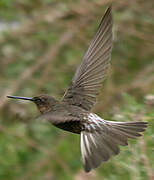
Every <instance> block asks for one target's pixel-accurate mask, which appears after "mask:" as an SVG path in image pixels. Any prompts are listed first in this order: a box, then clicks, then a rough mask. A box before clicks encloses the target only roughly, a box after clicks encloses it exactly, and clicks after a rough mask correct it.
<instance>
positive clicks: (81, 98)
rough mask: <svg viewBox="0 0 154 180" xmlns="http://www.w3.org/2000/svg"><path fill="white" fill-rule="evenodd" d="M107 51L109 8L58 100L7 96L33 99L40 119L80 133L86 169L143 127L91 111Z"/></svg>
mask: <svg viewBox="0 0 154 180" xmlns="http://www.w3.org/2000/svg"><path fill="white" fill-rule="evenodd" d="M111 50H112V15H111V7H109V8H108V10H107V11H106V13H105V15H104V17H103V19H102V21H101V23H100V26H99V28H98V30H97V32H96V34H95V36H94V38H93V40H92V41H91V43H90V46H89V48H88V50H87V52H86V54H85V56H84V57H83V60H82V62H81V64H80V66H79V67H78V69H77V71H76V73H75V75H74V78H73V79H72V82H71V85H70V87H69V88H68V90H67V91H66V93H65V95H64V97H63V98H62V100H61V101H60V102H59V101H57V100H55V99H54V98H53V97H51V96H48V95H40V96H37V97H34V98H26V97H17V96H8V97H9V98H15V99H24V100H31V101H33V102H34V103H35V104H36V105H37V107H38V109H39V111H40V113H41V114H42V115H41V116H40V118H41V119H46V120H47V121H49V122H51V123H52V124H53V125H55V126H57V127H58V128H61V129H63V130H66V131H70V132H73V133H77V134H80V135H81V155H82V162H83V166H84V169H85V171H86V172H89V171H90V170H91V169H93V168H96V167H98V166H99V165H100V164H101V163H102V162H104V161H107V160H108V159H109V158H110V157H111V156H112V155H116V154H118V153H119V151H120V150H119V145H122V146H126V145H128V138H136V137H138V136H141V134H140V132H143V131H145V128H146V127H147V123H146V122H114V121H107V120H104V119H102V118H100V117H99V116H97V115H96V114H94V113H91V108H92V107H93V106H94V104H95V103H96V97H97V95H98V94H99V91H100V88H101V86H102V82H103V80H104V79H105V77H106V74H107V71H108V69H109V66H110V58H111Z"/></svg>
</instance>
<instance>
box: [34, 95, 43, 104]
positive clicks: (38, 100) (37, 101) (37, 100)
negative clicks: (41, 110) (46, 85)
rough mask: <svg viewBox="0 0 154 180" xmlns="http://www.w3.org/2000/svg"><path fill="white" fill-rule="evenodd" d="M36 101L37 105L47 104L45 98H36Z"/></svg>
mask: <svg viewBox="0 0 154 180" xmlns="http://www.w3.org/2000/svg"><path fill="white" fill-rule="evenodd" d="M34 101H35V102H36V103H39V104H40V103H45V99H44V98H38V97H37V98H34Z"/></svg>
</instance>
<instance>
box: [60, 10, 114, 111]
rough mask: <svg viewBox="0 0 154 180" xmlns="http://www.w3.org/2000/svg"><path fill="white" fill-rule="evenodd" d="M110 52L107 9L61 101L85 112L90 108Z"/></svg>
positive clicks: (109, 17)
mask: <svg viewBox="0 0 154 180" xmlns="http://www.w3.org/2000/svg"><path fill="white" fill-rule="evenodd" d="M111 50H112V15H111V7H109V8H108V9H107V11H106V13H105V15H104V17H103V19H102V21H101V23H100V25H99V28H98V30H97V32H96V34H95V36H94V39H93V40H92V41H91V43H90V46H89V48H88V50H87V52H86V54H85V56H84V57H83V60H82V63H81V64H80V66H79V67H78V69H77V71H76V73H75V75H74V77H73V80H72V83H71V85H70V87H69V88H68V90H67V91H66V93H65V95H64V97H63V100H62V101H64V102H67V103H69V104H71V105H76V106H80V107H82V108H83V109H85V110H90V109H91V108H92V106H93V105H94V104H95V102H96V96H97V95H98V93H99V91H100V88H101V86H102V82H103V80H104V79H105V76H106V74H107V71H108V69H109V65H110V58H111Z"/></svg>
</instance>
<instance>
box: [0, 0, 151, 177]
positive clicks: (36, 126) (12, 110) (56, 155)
mask: <svg viewBox="0 0 154 180" xmlns="http://www.w3.org/2000/svg"><path fill="white" fill-rule="evenodd" d="M112 2H113V18H114V27H113V29H114V46H113V53H112V66H111V70H110V72H109V74H108V79H107V80H106V81H105V82H104V86H103V89H102V92H101V94H100V96H99V98H98V104H97V105H96V107H95V108H94V112H97V113H98V114H99V115H101V116H102V117H103V118H105V119H111V120H119V121H120V120H121V121H133V120H142V121H148V122H149V127H148V129H147V131H146V132H145V134H144V137H143V138H140V140H138V141H137V140H133V141H130V145H129V146H128V147H122V148H121V154H120V155H119V156H117V157H113V158H112V159H111V160H110V161H109V162H108V163H104V164H103V165H102V166H101V167H100V168H98V169H97V170H95V171H93V172H91V173H90V174H85V173H84V172H83V170H82V164H81V161H80V147H79V136H78V135H74V134H71V133H67V132H63V131H62V130H59V129H57V128H55V127H53V126H51V125H50V124H49V123H41V122H35V121H34V119H35V118H34V117H36V116H38V112H37V109H36V107H35V106H34V105H33V104H32V103H26V102H20V101H8V99H7V98H6V95H21V96H22V95H23V96H35V95H37V94H40V93H47V94H50V95H52V96H54V97H56V98H57V99H60V98H61V97H62V95H63V93H64V92H65V90H66V89H67V87H68V85H69V83H70V81H71V79H72V76H73V74H74V71H75V69H76V67H77V66H78V65H79V63H80V62H81V59H82V57H83V55H84V53H85V51H86V49H87V47H88V44H89V42H90V40H91V38H92V37H93V35H94V32H95V31H96V28H97V26H98V24H99V21H100V19H101V17H102V16H103V14H104V11H105V9H106V8H107V6H108V3H107V2H106V1H102V0H94V1H88V0H84V1H82V0H78V1H75V0H68V1H66V2H62V1H54V0H52V1H51V0H45V1H42V0H36V1H29V0H23V1H18V0H14V1H13V0H5V1H4V0H3V1H0V49H1V50H0V56H1V60H0V69H1V70H0V96H1V100H0V179H3V180H10V179H11V180H18V179H22V180H26V179H27V180H33V179H37V180H39V179H40V180H42V179H43V180H48V179H50V180H51V179H54V180H56V179H58V180H61V179H62V180H63V179H68V180H69V179H70V180H71V179H75V180H80V179H85V180H86V179H88V180H90V179H93V180H94V179H96V180H97V179H98V180H99V179H101V180H102V179H104V180H123V179H125V180H132V179H133V180H148V179H150V180H152V178H153V171H154V163H153V162H154V135H153V132H154V129H153V128H154V111H153V107H154V103H153V101H154V100H153V95H151V96H150V94H154V63H153V62H154V51H153V49H154V38H153V30H154V22H153V18H154V11H153V7H154V3H153V1H152V0H149V1H148V2H145V1H142V0H134V1H122V0H118V1H112ZM85 7H86V8H85Z"/></svg>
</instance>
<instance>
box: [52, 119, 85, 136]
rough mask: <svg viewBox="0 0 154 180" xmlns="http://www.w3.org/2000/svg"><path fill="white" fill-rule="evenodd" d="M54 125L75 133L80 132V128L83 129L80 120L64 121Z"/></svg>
mask: <svg viewBox="0 0 154 180" xmlns="http://www.w3.org/2000/svg"><path fill="white" fill-rule="evenodd" d="M54 125H55V126H56V127H58V128H60V129H63V130H65V131H69V132H72V133H76V134H80V132H81V130H82V129H83V128H82V125H81V122H80V121H72V122H64V123H59V124H54Z"/></svg>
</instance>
